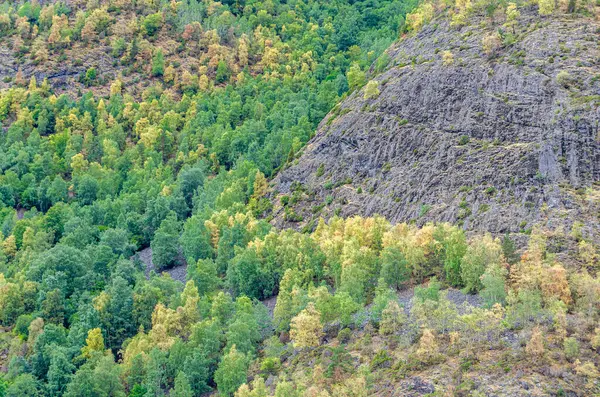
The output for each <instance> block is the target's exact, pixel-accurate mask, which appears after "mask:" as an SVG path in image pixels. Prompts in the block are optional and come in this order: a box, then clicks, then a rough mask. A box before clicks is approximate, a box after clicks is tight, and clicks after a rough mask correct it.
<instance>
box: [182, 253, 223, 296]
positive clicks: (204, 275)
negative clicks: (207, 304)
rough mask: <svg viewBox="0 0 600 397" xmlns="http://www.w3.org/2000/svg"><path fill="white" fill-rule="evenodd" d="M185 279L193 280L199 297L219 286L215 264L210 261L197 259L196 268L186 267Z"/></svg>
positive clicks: (219, 281) (219, 280)
mask: <svg viewBox="0 0 600 397" xmlns="http://www.w3.org/2000/svg"><path fill="white" fill-rule="evenodd" d="M187 277H188V279H190V280H194V282H195V283H196V286H197V287H198V293H199V294H200V295H201V296H202V295H205V294H210V293H212V292H214V291H216V290H217V288H218V287H219V286H220V285H221V279H220V278H219V275H218V274H217V264H216V263H215V261H213V260H212V259H198V263H196V266H193V265H192V266H188V268H187Z"/></svg>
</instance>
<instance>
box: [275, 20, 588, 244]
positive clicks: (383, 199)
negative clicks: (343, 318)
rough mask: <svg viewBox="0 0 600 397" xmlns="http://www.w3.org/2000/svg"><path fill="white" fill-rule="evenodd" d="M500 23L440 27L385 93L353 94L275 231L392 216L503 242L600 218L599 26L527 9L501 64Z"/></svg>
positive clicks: (404, 44) (408, 49)
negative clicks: (599, 204) (598, 202)
mask: <svg viewBox="0 0 600 397" xmlns="http://www.w3.org/2000/svg"><path fill="white" fill-rule="evenodd" d="M499 25H501V22H497V23H493V22H491V21H490V20H489V19H486V18H484V17H479V18H474V19H472V20H471V21H470V25H469V26H467V27H463V28H462V29H456V28H452V27H450V24H449V22H448V21H447V19H446V18H444V17H441V18H438V20H436V21H434V22H432V23H430V24H429V25H428V26H426V27H425V28H423V29H422V30H421V31H420V32H419V33H418V34H416V35H414V36H413V37H409V38H406V39H403V40H401V41H400V42H398V43H396V44H395V45H393V46H392V47H391V48H390V49H389V50H388V51H387V54H388V55H389V57H390V60H391V61H390V63H389V67H388V68H387V70H386V71H385V72H383V73H381V74H379V75H377V76H376V77H374V78H373V80H374V81H376V82H377V83H378V90H379V91H380V93H379V95H376V96H375V97H372V98H367V95H365V92H364V89H363V90H360V91H358V92H355V93H353V94H352V95H350V96H349V97H348V98H347V99H346V100H345V101H343V102H342V103H341V105H339V106H338V107H336V108H335V109H334V110H333V111H332V112H331V113H330V114H329V115H328V116H327V117H326V118H325V119H324V120H323V122H322V123H321V125H320V126H319V129H318V132H317V134H316V136H315V137H314V138H313V139H312V140H311V141H310V142H309V144H308V145H307V147H306V148H305V150H304V152H303V154H302V155H301V156H300V157H299V158H298V159H297V160H296V161H295V162H294V163H293V164H292V165H291V166H289V167H288V168H287V169H286V170H284V171H282V172H281V173H280V174H279V175H278V176H277V177H276V179H275V181H274V186H275V190H276V194H278V195H279V196H281V195H289V196H290V197H291V200H289V204H288V207H287V208H282V207H281V206H280V205H279V206H276V208H275V213H274V222H275V223H276V224H278V225H279V226H293V225H298V224H306V223H308V222H309V221H310V220H311V219H313V220H314V219H315V218H317V217H318V216H325V217H329V216H332V215H333V214H334V213H338V214H340V215H342V216H350V215H353V214H361V215H373V214H380V215H383V216H385V217H387V218H388V219H390V220H391V221H393V222H400V221H412V220H414V221H417V222H419V223H424V222H427V221H449V222H454V223H460V224H462V225H463V226H464V227H465V228H466V229H468V230H479V231H482V230H487V231H491V232H494V233H503V232H508V231H510V232H517V231H524V230H527V229H528V228H530V227H531V226H532V225H534V224H537V223H540V222H544V223H546V224H547V225H549V226H551V227H556V226H557V225H558V223H560V224H561V225H562V224H563V223H567V224H566V225H565V226H566V227H569V224H568V223H569V222H571V221H573V220H575V219H585V217H586V216H589V215H590V211H597V208H592V207H593V206H594V205H595V204H593V203H592V202H591V201H593V200H587V198H586V197H587V196H586V194H593V192H594V191H595V190H594V184H595V183H596V182H598V181H599V180H600V145H599V142H598V137H599V136H598V122H599V120H600V112H599V110H598V105H600V82H599V81H598V79H597V77H596V76H597V75H598V73H600V67H599V59H600V51H599V50H598V46H597V44H596V41H597V29H598V28H599V27H600V25H599V24H598V23H597V22H595V21H592V20H590V19H584V18H582V17H566V16H563V17H560V18H558V17H556V18H552V19H546V20H540V18H539V17H538V16H537V15H536V14H535V11H534V10H526V9H524V10H523V11H522V17H521V19H520V20H519V24H518V26H519V27H518V28H517V32H516V35H515V37H516V39H515V41H514V43H513V44H509V43H508V42H506V41H507V37H505V44H504V45H503V46H502V47H501V48H499V49H497V50H496V51H495V52H494V53H493V54H491V55H488V54H486V53H484V51H483V48H482V40H483V38H484V37H486V36H487V35H490V34H493V33H494V32H496V31H497V30H498V27H499ZM450 54H451V55H450ZM444 57H445V58H446V60H445V61H444ZM586 188H587V190H585V189H586ZM578 189H579V190H578ZM276 201H277V200H276ZM285 202H286V201H284V203H285ZM590 205H591V206H592V207H590ZM300 219H302V222H300V223H297V221H298V220H300ZM292 221H294V222H292ZM592 223H593V225H591V226H590V225H588V227H591V228H595V224H596V223H597V222H592ZM591 232H593V233H595V232H596V231H595V230H593V231H591Z"/></svg>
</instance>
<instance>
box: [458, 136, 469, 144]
mask: <svg viewBox="0 0 600 397" xmlns="http://www.w3.org/2000/svg"><path fill="white" fill-rule="evenodd" d="M469 141H470V138H469V136H468V135H461V136H460V138H458V144H459V145H460V146H464V145H466V144H467V143H469Z"/></svg>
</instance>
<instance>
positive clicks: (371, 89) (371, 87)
mask: <svg viewBox="0 0 600 397" xmlns="http://www.w3.org/2000/svg"><path fill="white" fill-rule="evenodd" d="M378 96H379V82H377V81H375V80H371V81H369V82H368V83H367V85H366V86H365V95H364V99H373V98H377V97H378Z"/></svg>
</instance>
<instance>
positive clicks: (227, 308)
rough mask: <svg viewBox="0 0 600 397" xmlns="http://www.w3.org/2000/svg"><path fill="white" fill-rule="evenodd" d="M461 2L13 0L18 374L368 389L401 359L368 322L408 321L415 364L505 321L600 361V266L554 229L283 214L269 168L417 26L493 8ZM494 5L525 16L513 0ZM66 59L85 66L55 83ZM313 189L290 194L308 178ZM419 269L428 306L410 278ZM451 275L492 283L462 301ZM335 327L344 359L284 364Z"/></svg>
mask: <svg viewBox="0 0 600 397" xmlns="http://www.w3.org/2000/svg"><path fill="white" fill-rule="evenodd" d="M459 3H460V4H459ZM462 3H463V2H457V4H456V5H451V6H450V5H442V4H435V5H432V4H430V3H423V4H421V5H419V6H418V8H416V11H414V12H413V13H411V14H409V13H410V12H411V11H413V10H414V9H415V7H417V1H416V0H389V1H388V0H364V1H346V0H336V1H332V2H322V1H316V0H307V1H302V0H292V1H281V2H280V1H272V0H266V1H254V0H249V1H224V2H222V3H221V2H214V1H212V0H205V1H197V0H185V1H180V2H177V1H156V0H138V1H125V0H89V1H81V0H75V1H64V2H61V1H57V2H48V1H44V2H41V1H39V2H38V1H31V2H29V1H28V2H12V1H7V2H3V3H0V50H2V51H3V52H2V54H10V57H11V58H14V60H15V62H16V63H17V65H19V66H18V67H17V68H16V70H15V71H14V75H13V76H8V77H6V78H5V79H4V81H3V83H4V84H6V85H7V86H8V87H9V88H6V89H3V90H1V91H0V123H1V125H2V133H1V134H0V170H1V173H0V243H1V249H0V325H1V327H2V330H3V331H5V332H3V333H1V334H0V348H1V349H2V351H4V352H6V353H7V354H6V357H5V358H4V357H3V358H2V360H3V362H2V365H3V367H2V375H1V377H0V396H10V397H17V396H63V395H64V396H69V397H71V396H125V395H127V396H162V395H170V396H177V397H184V396H200V395H202V394H204V393H209V392H214V393H218V394H219V395H222V396H233V395H234V394H235V395H236V396H238V397H246V396H252V397H263V396H267V395H271V394H272V393H274V395H275V396H277V397H284V396H285V397H294V396H329V395H330V394H332V395H334V396H340V397H341V396H348V397H349V396H366V395H368V394H369V392H368V390H369V388H370V387H371V385H372V383H373V382H372V381H373V379H372V377H371V376H370V375H369V372H370V371H371V370H377V369H378V368H389V367H390V362H391V361H392V358H391V357H390V356H387V353H386V352H385V350H383V349H382V350H380V351H379V352H377V353H376V354H375V355H374V357H373V359H372V361H371V363H370V364H365V363H363V364H361V365H360V366H357V368H353V367H352V360H351V358H350V357H349V356H350V354H349V353H348V351H347V350H346V347H345V346H347V343H348V341H349V340H351V338H353V336H352V334H351V331H350V330H351V329H357V328H358V329H363V328H364V329H366V330H369V329H370V331H369V332H371V331H372V332H371V334H373V335H375V336H374V337H375V338H378V337H389V338H392V337H394V335H398V334H400V333H401V334H402V335H404V336H405V337H406V338H407V339H406V340H408V341H410V343H408V344H407V345H406V349H407V351H409V350H410V349H412V350H410V354H409V356H408V357H407V358H406V360H405V361H403V364H402V365H401V367H402V368H396V370H397V371H398V373H403V371H404V372H406V371H409V370H413V369H418V368H423V367H426V366H427V365H430V364H433V363H438V362H440V360H441V359H442V354H441V353H440V347H439V345H440V344H443V343H441V342H439V340H440V339H441V340H443V341H444V343H445V342H446V341H447V342H449V343H448V346H450V347H449V349H457V348H458V347H460V348H461V349H463V350H464V351H466V355H465V356H464V357H463V364H464V363H467V364H464V365H471V364H469V363H471V361H470V360H472V357H473V354H474V353H473V350H476V349H482V350H485V349H488V348H491V345H493V343H492V342H490V338H489V335H494V336H498V335H500V334H501V333H503V332H505V331H507V330H510V331H511V332H513V331H514V330H522V329H526V330H529V331H530V330H531V329H532V328H533V327H534V326H535V328H533V332H531V338H530V341H529V342H528V343H527V354H529V356H530V357H531V358H532V359H534V360H537V359H540V357H542V356H543V353H544V344H543V341H542V340H541V339H542V336H541V331H540V324H542V325H545V326H547V327H548V328H549V329H551V330H552V332H553V336H552V338H556V341H558V342H556V343H560V344H561V346H562V344H564V349H565V352H566V354H568V355H569V357H568V359H569V360H571V361H572V362H573V363H574V364H573V366H574V368H575V370H576V372H577V373H578V374H579V375H581V376H584V377H588V378H589V379H594V378H595V377H598V372H597V369H596V367H595V365H594V363H593V359H592V358H591V357H592V355H593V354H594V353H593V351H592V349H596V348H597V347H598V346H599V345H600V342H599V341H600V332H599V331H598V330H596V331H594V333H593V336H592V337H586V338H579V340H578V339H577V338H575V337H572V336H569V337H567V335H568V334H569V333H571V331H572V330H571V329H570V328H569V327H568V325H567V320H566V316H567V312H568V311H570V312H569V315H572V316H574V318H575V319H576V321H578V322H579V323H580V324H582V329H585V330H588V331H589V330H590V329H592V330H593V329H594V325H593V324H594V321H595V320H596V318H597V317H598V302H599V301H600V300H599V299H600V297H599V296H598V291H600V282H599V281H598V279H596V278H595V277H593V276H592V275H590V274H588V273H587V271H582V272H581V273H580V274H578V275H576V276H572V277H571V276H569V277H567V274H566V270H565V267H564V266H563V265H562V264H561V263H559V262H558V261H557V260H556V258H555V257H554V256H553V255H552V253H551V252H550V251H549V250H547V246H546V238H547V234H546V232H543V231H540V230H533V231H532V232H531V239H530V243H529V246H528V248H527V250H526V253H525V254H524V255H523V256H522V257H519V255H517V254H516V253H515V247H514V244H513V242H512V240H511V239H510V238H508V237H505V238H504V239H503V240H500V239H498V238H494V237H492V236H490V235H483V236H475V237H473V238H469V239H468V238H467V236H466V235H465V232H464V231H463V230H462V229H460V228H459V227H456V226H451V225H448V224H438V225H433V224H428V225H424V226H423V227H417V226H414V225H407V224H400V225H391V224H390V223H388V222H387V221H386V220H385V219H382V218H380V217H373V218H364V219H363V218H351V219H346V220H344V219H340V218H334V219H332V220H331V221H330V222H329V223H325V222H324V221H322V220H321V221H319V222H316V221H315V222H314V223H313V224H312V225H311V227H309V228H306V230H303V231H292V230H282V231H278V230H275V229H274V228H273V227H272V226H271V224H270V223H269V211H270V210H271V208H272V197H273V196H272V195H270V194H269V183H268V179H269V178H270V177H271V176H273V175H274V174H275V173H276V172H277V171H278V170H279V169H281V168H282V167H285V166H286V164H289V163H291V162H294V161H295V160H296V158H297V155H298V153H299V152H300V151H301V150H302V147H303V146H304V144H306V143H307V141H308V140H309V139H310V138H311V136H312V134H313V133H314V131H315V128H316V126H317V125H318V124H319V122H320V121H321V120H322V119H323V117H324V116H325V115H326V114H327V113H328V112H329V111H330V110H331V109H332V108H333V107H334V106H335V105H336V104H337V103H338V102H339V101H340V100H341V99H342V98H344V97H345V96H346V95H347V93H348V92H352V91H355V90H358V89H361V88H362V87H363V86H365V93H364V95H366V96H371V95H372V96H375V97H376V95H377V92H378V91H377V90H378V88H377V85H376V84H374V83H373V82H369V81H368V80H369V76H371V75H372V74H374V73H377V72H379V71H382V70H383V69H384V68H385V67H386V66H387V64H388V62H389V56H388V55H387V54H386V53H385V52H384V50H385V49H386V48H387V47H388V45H389V44H390V43H392V42H393V41H394V40H397V39H398V37H399V35H402V34H414V33H413V32H415V31H418V30H419V28H421V27H422V26H423V24H424V23H427V22H429V21H430V20H431V19H432V18H433V17H434V11H438V12H442V11H443V10H447V8H448V7H449V8H450V9H451V11H450V12H451V13H452V14H453V15H454V18H455V19H457V20H459V22H460V21H463V22H464V20H463V19H460V18H466V16H468V15H469V13H477V12H479V13H481V12H482V10H483V7H484V4H483V3H482V4H479V3H478V4H477V5H475V4H473V5H471V4H470V2H469V3H468V4H462ZM540 3H541V1H540ZM569 4H570V3H569ZM434 6H435V7H434ZM494 7H495V8H494V10H496V11H498V12H501V13H505V18H506V19H507V20H508V22H506V23H509V22H510V21H511V20H513V21H514V20H515V19H516V18H518V16H516V14H514V13H515V12H518V11H517V6H516V5H515V4H514V3H508V4H504V3H503V2H497V3H494ZM539 7H540V11H543V12H546V11H545V9H543V8H542V4H540V5H539ZM434 8H435V10H434ZM407 14H408V17H407V18H406V20H407V22H406V23H405V16H406V15H407ZM457 15H458V16H457ZM460 15H462V16H460ZM511 18H512V19H511ZM463 22H461V23H463ZM510 26H511V27H512V28H513V29H515V28H514V27H513V25H510ZM484 44H485V43H484ZM492 44H493V45H496V44H497V43H496V42H494V43H492ZM492 44H489V45H492ZM498 45H501V44H498ZM450 55H451V54H450ZM7 59H8V58H7ZM64 65H68V66H69V67H70V68H72V70H78V71H79V72H77V75H76V76H75V77H73V79H71V80H67V81H65V82H62V83H60V84H58V83H56V84H55V83H54V81H53V78H54V77H53V76H54V75H55V74H53V73H54V72H56V71H60V70H62V68H63V67H64ZM294 191H295V193H294V194H291V195H290V196H284V197H282V198H281V199H280V200H281V203H282V204H285V203H288V202H293V201H294V200H295V199H296V198H297V195H296V192H297V193H298V194H300V193H302V194H306V193H307V192H303V191H302V186H296V187H295V189H294ZM324 205H326V204H324ZM284 211H286V214H285V216H286V217H287V219H289V220H291V221H293V220H294V219H297V217H298V215H297V214H295V213H294V212H293V211H291V210H289V209H288V208H285V209H284ZM317 212H318V208H317V209H316V210H315V213H317ZM577 232H578V231H577V230H574V231H573V233H574V234H573V235H574V236H575V237H576V238H577V239H578V241H579V246H580V250H579V251H580V252H579V255H580V257H579V258H578V259H577V260H578V261H579V263H582V268H584V269H587V270H590V272H591V273H592V274H593V270H594V266H595V263H596V260H597V258H596V253H595V249H594V248H593V247H591V246H590V244H588V243H587V242H586V241H585V239H583V237H582V236H581V234H577ZM148 247H150V248H151V252H152V260H153V264H154V266H155V268H156V269H157V270H158V271H159V272H160V271H161V270H165V269H170V268H172V267H174V266H181V265H184V264H187V274H186V279H185V283H183V282H181V281H178V280H174V279H173V278H172V277H171V276H170V275H169V274H168V273H163V274H157V273H156V272H154V271H151V272H149V274H146V270H147V269H146V265H147V264H145V263H143V262H142V261H141V260H140V258H139V256H138V255H136V253H138V252H139V251H140V250H142V249H145V248H148ZM509 269H510V272H509ZM423 283H424V284H423ZM408 285H419V286H417V287H416V288H415V291H414V299H413V300H412V304H411V307H410V309H409V308H408V307H401V306H400V305H399V303H398V299H397V292H398V291H400V290H403V289H405V288H407V286H408ZM446 287H453V288H462V289H463V291H464V293H479V297H480V299H481V302H479V303H480V304H478V305H465V306H464V307H463V306H461V307H458V305H457V304H455V303H454V302H453V301H452V300H450V299H449V298H448V291H443V288H446ZM274 297H277V300H276V304H275V305H274V306H273V305H271V307H270V309H269V307H267V305H265V304H263V303H262V302H266V303H268V302H269V299H271V298H274ZM573 297H575V298H576V299H573ZM261 301H262V302H261ZM405 309H406V310H405ZM407 316H410V318H411V321H410V322H409V321H408V317H407ZM332 324H333V326H332ZM332 330H335V333H334V335H333V336H332V337H331V335H330V338H337V340H338V341H339V343H338V344H337V345H336V346H334V347H332V348H331V350H330V353H328V354H330V356H328V357H329V358H328V360H329V361H328V362H329V364H328V365H329V366H325V365H324V364H323V365H321V364H319V365H317V366H315V368H314V371H313V369H312V368H310V370H311V372H310V375H309V374H308V373H304V374H303V375H300V374H299V373H297V372H294V371H293V370H290V371H289V372H285V370H284V367H286V368H290V364H289V362H288V364H286V365H284V362H285V360H287V359H290V360H289V361H293V357H298V354H299V352H301V353H304V354H310V353H309V352H310V351H311V349H313V348H316V347H318V346H319V345H320V344H321V340H322V337H323V336H324V335H326V334H327V333H329V334H331V333H332V332H333V331H332ZM375 330H377V331H375ZM338 331H339V333H338ZM401 331H402V332H401ZM529 331H528V332H529ZM366 333H367V331H365V335H366ZM371 334H369V335H368V338H371ZM590 335H592V333H590ZM365 338H367V336H365ZM492 339H493V338H492ZM495 339H496V341H497V339H498V338H495ZM417 340H418V343H416V341H417ZM450 341H451V343H450ZM412 342H415V343H414V348H411V345H412V344H413V343H412ZM580 345H581V346H580ZM413 350H414V351H413ZM580 350H581V354H580ZM575 353H576V354H575ZM369 354H370V353H369ZM448 354H450V353H448ZM290 357H292V358H290ZM579 358H581V361H577V362H575V359H579ZM507 360H508V359H507ZM292 365H293V364H292ZM398 365H400V364H398ZM306 369H308V368H306ZM274 376H277V378H276V382H271V384H270V385H269V386H267V385H266V384H265V380H266V379H271V380H272V379H273V377H274ZM249 379H253V380H252V382H251V384H250V385H248V384H247V383H248V381H249ZM590 385H591V383H590Z"/></svg>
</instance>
